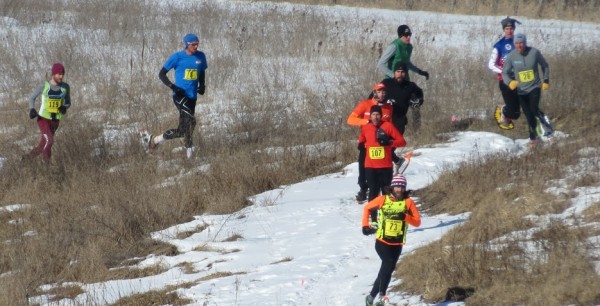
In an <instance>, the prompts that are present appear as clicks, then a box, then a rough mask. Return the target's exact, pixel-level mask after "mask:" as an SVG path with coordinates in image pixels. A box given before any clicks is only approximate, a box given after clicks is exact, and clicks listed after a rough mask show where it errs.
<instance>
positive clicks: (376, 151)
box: [369, 147, 385, 159]
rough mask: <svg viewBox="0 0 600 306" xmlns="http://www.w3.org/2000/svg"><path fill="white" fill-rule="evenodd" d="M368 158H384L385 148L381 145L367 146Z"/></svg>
mask: <svg viewBox="0 0 600 306" xmlns="http://www.w3.org/2000/svg"><path fill="white" fill-rule="evenodd" d="M369 158H371V159H384V158H385V150H384V149H383V147H370V148H369Z"/></svg>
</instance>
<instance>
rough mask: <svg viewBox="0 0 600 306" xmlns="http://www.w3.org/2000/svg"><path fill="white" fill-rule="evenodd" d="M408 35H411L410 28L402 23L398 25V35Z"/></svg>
mask: <svg viewBox="0 0 600 306" xmlns="http://www.w3.org/2000/svg"><path fill="white" fill-rule="evenodd" d="M410 35H412V32H411V31H410V28H409V27H408V26H407V25H405V24H403V25H401V26H399V27H398V37H402V36H410Z"/></svg>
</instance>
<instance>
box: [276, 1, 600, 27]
mask: <svg viewBox="0 0 600 306" xmlns="http://www.w3.org/2000/svg"><path fill="white" fill-rule="evenodd" d="M266 1H271V2H283V1H281V0H266ZM285 2H294V3H304V4H318V5H347V6H357V7H374V8H383V9H397V10H410V11H431V12H441V13H450V14H467V15H500V16H502V15H513V16H527V17H533V18H544V19H565V20H577V21H592V22H598V21H600V19H598V16H599V14H598V11H599V9H600V3H598V2H597V1H594V0H578V1H566V0H541V1H524V0H498V1H495V0H468V1H456V0H443V1H417V0H401V1H397V0H293V1H285Z"/></svg>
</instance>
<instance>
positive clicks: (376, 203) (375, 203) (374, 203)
mask: <svg viewBox="0 0 600 306" xmlns="http://www.w3.org/2000/svg"><path fill="white" fill-rule="evenodd" d="M384 199H385V196H384V195H381V196H378V197H376V198H375V199H373V200H371V201H369V203H367V204H365V206H364V207H363V215H362V226H363V227H364V226H369V225H371V221H369V218H370V217H371V213H370V211H371V210H372V209H378V208H379V207H381V205H382V204H383V200H384Z"/></svg>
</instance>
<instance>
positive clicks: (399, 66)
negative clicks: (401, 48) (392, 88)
mask: <svg viewBox="0 0 600 306" xmlns="http://www.w3.org/2000/svg"><path fill="white" fill-rule="evenodd" d="M397 70H402V71H406V72H408V68H407V67H406V64H404V63H402V62H397V63H396V65H394V71H397Z"/></svg>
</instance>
